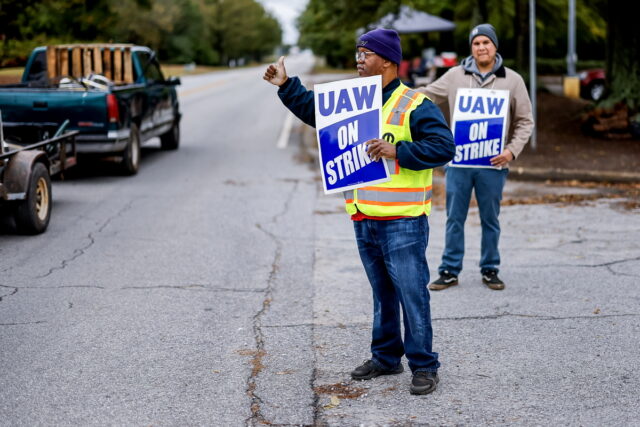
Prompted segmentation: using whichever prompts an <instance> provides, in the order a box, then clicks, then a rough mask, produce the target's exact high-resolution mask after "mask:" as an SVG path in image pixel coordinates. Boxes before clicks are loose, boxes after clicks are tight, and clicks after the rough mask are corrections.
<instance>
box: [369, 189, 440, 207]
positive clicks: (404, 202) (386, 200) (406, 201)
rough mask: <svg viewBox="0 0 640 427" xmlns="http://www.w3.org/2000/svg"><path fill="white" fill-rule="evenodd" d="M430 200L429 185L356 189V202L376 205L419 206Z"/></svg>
mask: <svg viewBox="0 0 640 427" xmlns="http://www.w3.org/2000/svg"><path fill="white" fill-rule="evenodd" d="M429 202H431V187H426V188H425V187H419V188H389V187H385V188H382V187H363V188H359V189H358V204H361V203H362V204H367V205H378V206H419V205H422V204H426V203H429Z"/></svg>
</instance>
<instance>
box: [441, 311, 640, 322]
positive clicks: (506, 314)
mask: <svg viewBox="0 0 640 427" xmlns="http://www.w3.org/2000/svg"><path fill="white" fill-rule="evenodd" d="M505 317H522V318H527V319H536V320H579V319H589V320H591V319H605V318H612V317H640V313H623V314H597V315H591V316H540V315H537V314H520V313H509V312H503V313H497V314H488V315H486V316H463V317H434V318H433V319H432V320H433V321H441V320H444V321H457V320H492V319H493V320H495V319H502V318H505Z"/></svg>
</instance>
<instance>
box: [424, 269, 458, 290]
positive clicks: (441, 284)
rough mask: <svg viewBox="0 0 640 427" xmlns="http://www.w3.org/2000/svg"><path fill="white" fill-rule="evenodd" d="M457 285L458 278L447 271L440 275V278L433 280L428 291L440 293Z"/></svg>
mask: <svg viewBox="0 0 640 427" xmlns="http://www.w3.org/2000/svg"><path fill="white" fill-rule="evenodd" d="M457 284H458V276H456V275H455V274H451V273H449V272H448V271H447V270H445V271H443V272H442V273H440V277H438V279H437V280H434V281H433V282H432V283H431V284H430V285H429V289H431V290H432V291H441V290H443V289H447V288H448V287H449V286H455V285H457Z"/></svg>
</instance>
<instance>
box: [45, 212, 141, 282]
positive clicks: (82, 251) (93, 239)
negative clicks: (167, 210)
mask: <svg viewBox="0 0 640 427" xmlns="http://www.w3.org/2000/svg"><path fill="white" fill-rule="evenodd" d="M133 202H134V201H133V200H132V201H130V202H129V203H127V204H126V205H125V206H124V207H123V208H122V209H120V210H119V211H118V212H116V214H115V215H112V216H110V217H109V218H107V219H106V221H104V223H103V224H102V225H101V226H100V227H99V228H98V229H97V230H96V231H93V232H91V233H89V234H88V235H87V237H86V238H87V239H88V240H89V242H88V243H87V244H86V245H84V246H82V247H80V248H77V249H74V250H73V254H72V255H71V257H69V258H66V259H63V260H62V262H61V263H60V265H59V266H56V267H53V268H50V269H49V271H48V272H47V273H45V274H43V275H41V276H37V277H36V278H37V279H43V278H45V277H48V276H51V275H52V274H53V273H54V272H56V271H59V270H64V269H65V268H67V266H68V265H69V264H71V263H72V262H74V261H75V260H76V259H78V258H80V257H81V256H82V255H84V254H85V253H86V251H87V250H88V249H89V248H90V247H91V246H93V245H94V244H95V243H96V235H97V234H100V233H102V231H103V230H104V229H105V228H107V227H108V226H109V224H111V222H112V221H113V220H114V219H116V218H118V217H120V216H121V215H122V214H123V213H124V212H126V211H128V210H129V209H131V206H132V205H133Z"/></svg>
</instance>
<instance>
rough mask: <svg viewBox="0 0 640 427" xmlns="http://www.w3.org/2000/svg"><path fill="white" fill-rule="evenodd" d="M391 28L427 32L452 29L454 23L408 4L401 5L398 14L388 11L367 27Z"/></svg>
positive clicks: (408, 31) (404, 32)
mask: <svg viewBox="0 0 640 427" xmlns="http://www.w3.org/2000/svg"><path fill="white" fill-rule="evenodd" d="M377 27H385V28H393V29H394V30H396V31H397V32H398V33H400V34H407V33H429V32H434V31H453V30H454V29H455V28H456V24H454V23H453V22H451V21H447V20H446V19H443V18H440V17H438V16H434V15H429V14H428V13H426V12H421V11H419V10H415V9H413V8H411V7H409V6H401V7H400V12H399V13H398V14H394V13H390V14H388V15H385V16H383V17H382V18H380V20H379V21H377V22H374V23H373V24H370V25H369V28H371V29H373V28H377Z"/></svg>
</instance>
